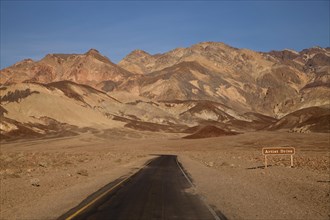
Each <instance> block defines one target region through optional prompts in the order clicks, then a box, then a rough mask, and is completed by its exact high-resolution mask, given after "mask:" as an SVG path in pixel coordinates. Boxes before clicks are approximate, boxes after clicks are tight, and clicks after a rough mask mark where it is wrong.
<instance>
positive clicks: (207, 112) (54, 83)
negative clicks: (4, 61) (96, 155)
mask: <svg viewBox="0 0 330 220" xmlns="http://www.w3.org/2000/svg"><path fill="white" fill-rule="evenodd" d="M0 84H1V85H0V93H1V94H0V96H1V105H0V115H1V123H0V131H1V135H2V137H4V138H6V139H10V138H11V137H18V136H19V135H23V136H31V135H32V136H40V135H41V136H42V135H46V134H48V135H49V134H62V133H63V132H64V133H65V132H69V133H70V134H77V133H79V132H82V131H88V130H89V129H92V130H93V129H96V130H102V129H112V128H116V129H117V128H120V129H135V130H140V131H141V130H143V131H162V132H180V133H191V134H193V133H195V132H200V131H203V132H204V131H207V130H208V129H207V128H210V127H212V128H214V130H217V131H220V130H221V132H220V133H223V134H231V133H235V132H244V131H248V130H258V129H265V130H287V131H293V132H330V128H329V123H328V122H329V120H328V119H329V115H330V113H329V106H330V99H329V94H330V93H329V92H330V48H319V47H315V48H310V49H305V50H302V51H300V52H296V51H293V50H283V51H271V52H268V53H265V52H255V51H251V50H247V49H238V48H233V47H230V46H228V45H225V44H223V43H214V42H204V43H199V44H196V45H193V46H191V47H189V48H178V49H174V50H172V51H169V52H167V53H164V54H156V55H151V54H149V53H147V52H144V51H142V50H135V51H133V52H131V53H130V54H129V55H128V56H127V57H125V58H124V59H123V60H122V61H120V62H119V64H118V65H116V64H114V63H113V62H111V61H110V60H109V59H108V58H107V57H105V56H103V55H101V54H100V53H99V52H98V51H97V50H95V49H91V50H89V51H88V52H86V53H85V54H49V55H47V56H45V57H44V58H43V59H41V60H40V61H33V60H31V59H26V60H23V61H21V62H18V63H16V64H14V65H13V66H10V67H8V68H5V69H3V70H1V72H0ZM204 128H206V129H204ZM219 129H220V130H219ZM222 131H223V132H222ZM203 132H202V133H203ZM204 133H205V132H204ZM204 133H203V134H204ZM18 134H19V135H18ZM197 136H198V135H197ZM202 136H205V135H202ZM206 136H207V135H206Z"/></svg>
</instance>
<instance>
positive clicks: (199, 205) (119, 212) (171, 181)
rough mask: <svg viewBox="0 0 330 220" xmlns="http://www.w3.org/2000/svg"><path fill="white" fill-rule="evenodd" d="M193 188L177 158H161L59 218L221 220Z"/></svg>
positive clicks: (165, 156)
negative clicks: (102, 194)
mask: <svg viewBox="0 0 330 220" xmlns="http://www.w3.org/2000/svg"><path fill="white" fill-rule="evenodd" d="M193 189H194V188H193V187H192V185H191V183H190V182H189V180H188V179H187V177H186V176H185V174H184V173H183V170H182V169H181V168H180V167H179V164H178V163H177V158H176V156H174V155H161V156H159V157H157V158H155V159H154V160H152V161H151V162H150V163H149V164H148V165H147V166H145V167H144V168H143V169H141V170H140V171H139V172H137V173H136V174H135V175H133V176H132V177H130V178H129V179H127V180H124V181H123V180H122V181H121V182H119V183H117V185H116V186H114V187H112V188H111V189H110V190H108V191H109V192H107V193H106V194H105V195H104V196H102V198H99V199H94V200H92V202H91V201H89V202H85V204H84V202H83V203H82V204H80V207H76V208H75V209H73V210H71V211H70V212H68V213H67V214H65V215H63V216H62V217H60V219H61V218H63V219H88V220H94V219H97V220H99V219H102V220H103V219H118V220H119V219H120V220H131V219H132V220H134V219H148V220H149V219H150V220H153V219H179V220H185V219H196V220H204V219H205V220H208V219H220V218H219V217H218V216H217V215H216V213H215V212H214V211H213V210H212V209H211V208H210V207H209V206H208V205H206V204H205V202H204V201H203V200H202V199H201V198H200V197H199V196H198V195H196V194H194V190H193ZM86 204H87V205H86ZM221 219H225V218H223V217H222V218H221Z"/></svg>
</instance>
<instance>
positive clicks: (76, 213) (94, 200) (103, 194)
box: [66, 160, 152, 220]
mask: <svg viewBox="0 0 330 220" xmlns="http://www.w3.org/2000/svg"><path fill="white" fill-rule="evenodd" d="M151 161H152V160H150V161H149V162H148V163H147V164H146V165H144V166H143V167H141V168H140V169H139V170H138V171H136V172H135V173H133V174H131V175H130V176H128V177H127V178H126V179H123V180H122V181H120V182H119V183H117V184H116V185H114V186H113V187H111V188H110V189H108V190H107V191H105V192H104V193H102V194H101V195H99V196H98V197H96V198H95V199H93V200H92V201H90V202H89V203H88V204H86V205H85V206H83V207H81V208H80V209H79V210H77V211H76V212H75V213H73V214H72V215H70V216H69V217H67V218H66V220H71V219H73V218H74V217H76V216H77V215H79V214H80V213H81V212H83V211H84V210H86V209H87V208H88V207H90V206H91V205H92V204H93V203H95V202H96V201H97V200H99V199H101V198H102V197H103V196H105V195H106V194H108V193H109V192H111V191H112V190H114V189H115V188H116V187H118V186H119V185H121V184H122V183H123V182H125V181H126V180H128V179H129V178H131V177H132V176H133V175H135V174H136V173H138V172H139V171H140V170H142V169H143V168H145V167H146V166H148V165H149V164H150V163H151Z"/></svg>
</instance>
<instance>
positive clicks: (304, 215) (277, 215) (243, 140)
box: [0, 130, 330, 219]
mask: <svg viewBox="0 0 330 220" xmlns="http://www.w3.org/2000/svg"><path fill="white" fill-rule="evenodd" d="M126 132H127V133H126V137H125V136H124V134H125V133H124V132H123V131H117V132H115V131H114V130H113V131H112V132H110V133H107V132H105V133H103V134H97V135H95V134H90V133H85V134H83V135H80V136H75V137H67V138H58V139H49V140H47V141H46V140H35V141H31V140H30V141H23V140H22V141H17V142H14V143H8V144H2V145H1V164H0V176H1V218H3V219H13V218H35V219H45V218H56V217H58V216H59V215H61V214H62V213H63V212H65V211H67V210H69V209H70V208H72V207H73V206H75V205H77V204H78V203H79V202H80V201H81V200H82V199H84V198H85V197H86V196H88V195H90V194H91V193H93V192H94V191H96V190H98V189H99V188H101V187H102V186H103V185H105V184H107V183H108V182H111V181H112V180H114V179H116V178H118V177H120V176H122V175H125V174H127V173H129V172H132V171H133V170H134V168H137V167H139V166H141V165H142V164H143V163H144V162H145V161H147V160H148V159H149V158H150V157H152V156H153V155H154V154H176V155H179V160H180V161H181V162H182V163H183V166H184V167H185V169H186V170H187V172H188V173H189V175H190V176H191V177H192V179H193V181H194V183H195V185H196V187H197V190H198V192H199V193H200V194H201V195H203V196H204V197H205V198H206V200H207V201H208V202H209V203H210V204H211V205H212V206H214V207H215V208H216V209H218V210H221V212H223V213H224V214H225V215H226V216H227V217H228V218H230V219H328V218H329V214H330V212H329V209H328V207H329V204H330V197H329V181H330V177H329V152H328V146H329V137H328V135H327V134H295V133H279V132H277V133H274V132H273V133H271V132H260V133H246V134H240V135H236V136H227V137H220V138H208V139H198V140H185V139H181V138H179V136H178V135H173V134H166V135H164V134H161V133H148V132H139V133H136V132H135V131H133V130H127V131H126ZM121 137H122V138H121ZM284 145H290V146H295V147H296V148H297V155H296V156H295V166H296V167H295V168H293V169H291V168H288V167H286V166H288V164H289V161H288V158H285V157H279V158H278V157H274V158H273V159H272V160H271V161H270V164H271V165H273V166H272V167H269V169H267V170H264V169H261V168H258V167H259V166H262V165H263V161H262V155H261V147H262V146H284ZM86 175H87V176H86ZM35 179H38V180H35ZM36 182H37V184H40V186H38V187H37V186H33V185H32V184H35V183H36Z"/></svg>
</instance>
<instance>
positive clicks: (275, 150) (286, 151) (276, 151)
mask: <svg viewBox="0 0 330 220" xmlns="http://www.w3.org/2000/svg"><path fill="white" fill-rule="evenodd" d="M295 152H296V149H295V148H294V147H264V148H262V154H263V155H265V168H267V155H290V157H291V168H292V167H293V155H294V154H295Z"/></svg>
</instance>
